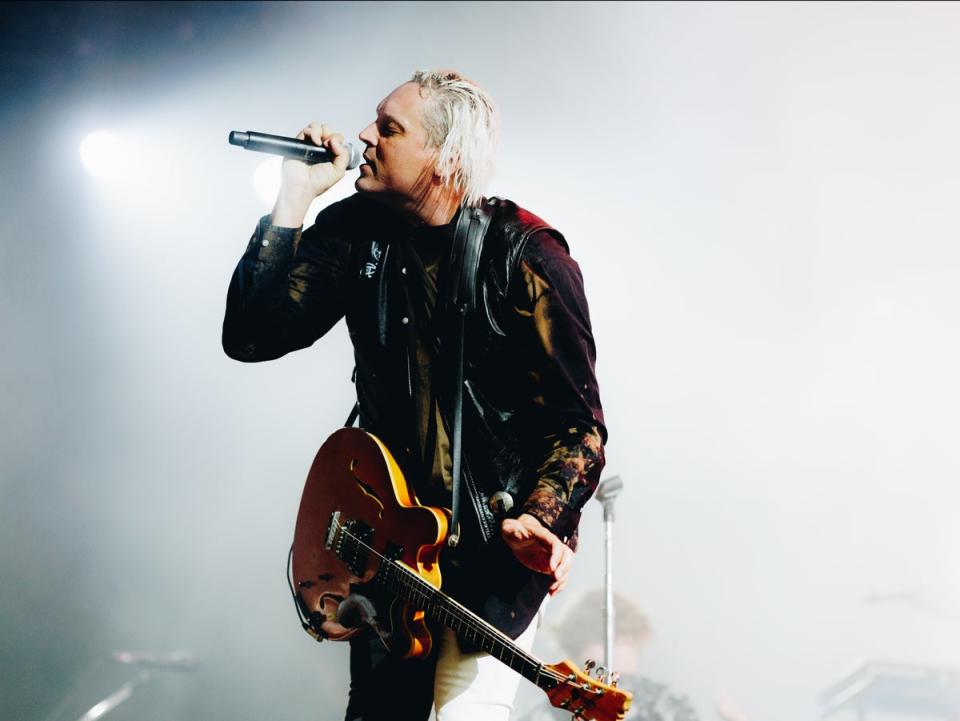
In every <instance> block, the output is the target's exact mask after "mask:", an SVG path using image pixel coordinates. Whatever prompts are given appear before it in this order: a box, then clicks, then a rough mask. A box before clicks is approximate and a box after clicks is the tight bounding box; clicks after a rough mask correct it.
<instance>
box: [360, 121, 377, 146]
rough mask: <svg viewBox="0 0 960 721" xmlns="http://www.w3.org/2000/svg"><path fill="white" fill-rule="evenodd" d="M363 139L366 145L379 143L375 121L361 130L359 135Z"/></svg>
mask: <svg viewBox="0 0 960 721" xmlns="http://www.w3.org/2000/svg"><path fill="white" fill-rule="evenodd" d="M357 137H358V138H360V140H362V141H363V142H364V143H365V144H366V145H369V146H371V147H372V146H374V145H376V144H377V133H376V126H374V124H373V123H370V125H368V126H367V127H365V128H364V129H363V130H361V131H360V134H359V135H358V136H357Z"/></svg>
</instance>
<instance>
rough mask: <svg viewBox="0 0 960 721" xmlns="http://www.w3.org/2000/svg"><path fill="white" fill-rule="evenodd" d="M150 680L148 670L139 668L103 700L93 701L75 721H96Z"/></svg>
mask: <svg viewBox="0 0 960 721" xmlns="http://www.w3.org/2000/svg"><path fill="white" fill-rule="evenodd" d="M149 680H150V672H149V671H147V670H146V669H144V670H141V671H140V673H139V674H137V675H136V676H135V677H134V678H133V679H131V680H130V681H127V682H126V683H125V684H123V686H121V687H120V688H118V689H117V690H116V691H114V692H113V693H112V694H110V695H109V696H107V697H106V698H105V699H103V701H99V702H97V703H95V704H94V705H93V706H91V707H90V709H89V710H88V711H87V712H86V713H85V714H83V716H81V717H80V718H78V719H77V721H96V720H97V719H98V718H100V717H101V716H103V715H105V714H107V713H110V712H111V711H113V709H115V708H116V707H117V706H119V705H120V704H122V703H123V702H124V701H126V700H127V699H128V698H130V697H131V696H132V695H133V690H134V689H135V688H136V687H137V686H139V685H141V684H144V683H146V682H147V681H149Z"/></svg>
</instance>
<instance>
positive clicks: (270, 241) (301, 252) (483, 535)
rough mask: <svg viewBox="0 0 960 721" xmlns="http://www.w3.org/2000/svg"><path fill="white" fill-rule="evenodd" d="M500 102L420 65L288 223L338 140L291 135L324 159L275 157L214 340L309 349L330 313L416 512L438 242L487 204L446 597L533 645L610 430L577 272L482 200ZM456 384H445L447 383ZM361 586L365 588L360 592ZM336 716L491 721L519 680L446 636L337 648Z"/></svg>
mask: <svg viewBox="0 0 960 721" xmlns="http://www.w3.org/2000/svg"><path fill="white" fill-rule="evenodd" d="M497 134H498V121H497V115H496V110H495V108H494V106H493V103H492V101H491V99H490V97H489V96H488V95H487V93H486V92H485V91H484V90H483V89H481V88H480V87H478V86H477V85H476V84H475V83H473V82H472V81H470V80H468V79H467V78H464V77H463V76H461V75H459V74H458V73H455V72H449V71H440V72H417V73H415V74H414V76H413V78H412V79H411V80H410V81H409V82H406V83H404V84H402V85H400V87H398V88H397V89H396V90H394V91H393V92H392V93H390V95H388V96H387V97H386V98H385V99H384V100H383V101H382V102H381V103H380V104H379V105H378V106H377V108H376V119H375V120H374V121H373V122H372V123H371V124H370V125H369V126H368V127H366V128H365V129H364V130H363V132H361V133H360V135H359V138H360V140H361V141H363V143H364V145H365V146H366V147H365V151H364V153H363V157H364V160H365V161H366V162H365V163H364V164H363V165H361V166H360V176H359V178H358V179H357V181H356V190H357V193H355V194H354V195H352V196H350V197H349V198H347V199H345V200H342V201H340V202H337V203H333V204H332V205H329V206H327V207H326V208H324V210H323V211H322V212H321V213H320V214H319V215H318V216H317V218H316V221H315V223H314V225H313V226H311V227H310V228H308V229H307V230H304V231H302V224H303V220H304V216H305V215H306V212H307V209H308V207H309V205H310V203H311V202H312V201H313V200H314V199H315V198H316V197H317V196H319V195H321V194H323V193H324V192H326V191H327V190H328V189H330V188H331V187H332V186H333V185H334V184H336V183H337V182H339V181H340V180H341V179H342V178H343V177H344V174H345V172H346V166H347V160H348V155H349V153H348V152H347V150H346V149H345V146H344V143H343V137H342V136H341V135H339V134H338V133H336V132H334V131H333V130H332V129H331V128H330V127H328V126H327V125H324V124H322V123H311V124H310V125H308V126H307V127H306V128H304V129H303V130H302V131H301V132H300V134H299V135H298V136H297V137H298V138H300V139H306V140H309V141H311V142H313V143H315V144H317V145H321V146H323V147H325V148H327V150H328V151H329V152H330V153H331V154H332V155H333V162H330V163H320V164H317V165H312V166H308V165H306V164H304V163H302V162H300V161H296V160H290V159H287V160H285V161H284V164H283V181H282V184H281V188H280V193H279V195H278V197H277V201H276V204H275V206H274V208H273V212H272V214H271V215H269V216H266V217H264V218H262V219H261V220H260V222H259V224H258V226H257V228H256V230H255V232H254V234H253V237H252V238H251V239H250V242H249V245H248V246H247V250H246V252H245V253H244V255H243V257H242V258H241V260H240V262H239V264H238V265H237V268H236V271H235V272H234V274H233V278H232V280H231V283H230V288H229V291H228V295H227V308H226V316H225V318H224V324H223V347H224V350H225V351H226V353H227V355H229V356H230V357H231V358H235V359H237V360H241V361H248V362H256V361H264V360H271V359H273V358H278V357H280V356H282V355H284V354H286V353H288V352H290V351H292V350H297V349H299V348H305V347H307V346H309V345H311V344H312V343H313V342H314V341H315V340H317V339H318V338H320V337H321V336H323V335H324V334H325V333H326V332H327V331H328V330H330V328H331V327H333V325H334V324H335V323H336V322H337V321H338V320H339V319H340V318H342V317H346V321H347V327H348V329H349V332H350V339H351V341H352V343H353V350H354V357H355V360H356V391H357V400H358V407H359V422H360V426H361V427H362V428H363V429H364V430H366V431H368V432H370V433H372V434H374V435H376V436H377V437H378V438H380V439H381V440H382V441H383V442H384V443H385V444H386V446H387V447H388V448H389V449H390V450H391V452H392V453H393V455H394V457H395V458H396V460H397V462H398V463H399V464H400V466H401V469H402V470H403V473H404V475H405V476H406V478H407V479H409V481H410V483H411V485H412V487H413V489H414V491H415V492H416V494H417V498H418V500H419V502H420V503H421V504H423V505H431V506H444V507H450V505H451V487H452V480H453V474H452V471H451V469H452V465H453V463H452V453H451V445H452V443H451V440H452V438H453V435H454V427H453V419H454V417H455V414H454V412H453V408H452V405H453V402H452V399H453V397H454V396H455V395H456V394H455V392H453V391H455V390H456V388H457V385H458V384H457V383H456V381H455V380H453V379H455V378H456V377H457V366H458V365H459V364H458V362H457V361H458V359H459V356H458V354H457V353H456V352H455V347H456V346H457V343H456V342H455V341H454V339H453V338H454V336H453V335H452V334H451V332H450V330H449V329H450V328H451V327H452V326H454V325H455V324H454V323H452V322H451V314H452V313H453V312H454V311H453V310H452V309H451V305H450V304H449V297H448V296H449V295H450V290H449V288H450V287H452V286H451V285H450V283H451V281H450V278H451V274H453V275H456V273H457V272H458V271H459V268H455V267H451V266H452V265H455V264H456V262H457V261H456V260H454V261H451V258H450V249H451V246H452V244H453V241H454V237H455V232H456V228H457V220H458V218H459V217H460V215H461V213H463V212H464V209H465V208H475V207H486V208H487V209H488V210H489V211H490V212H492V219H491V221H490V226H489V228H488V230H487V232H486V235H485V237H484V240H483V252H482V255H481V257H480V262H479V267H478V268H477V270H476V276H477V277H476V295H477V301H476V303H477V307H476V310H475V312H473V313H471V314H470V315H469V317H468V318H467V320H466V330H465V332H464V336H463V337H464V347H465V351H464V353H465V355H464V362H463V371H462V372H463V382H462V384H459V385H460V390H461V392H462V403H463V409H462V438H463V442H462V464H461V469H462V471H461V479H460V484H461V485H460V488H461V489H462V494H463V498H464V504H463V505H464V510H463V513H462V514H461V516H460V530H461V533H460V537H461V542H460V543H459V544H458V545H457V546H456V547H455V548H446V549H445V550H444V551H443V553H442V555H441V568H442V572H443V590H444V591H445V592H446V593H448V594H449V595H451V596H453V597H454V598H456V599H457V600H458V601H460V602H461V603H463V604H464V605H466V606H467V607H468V608H470V609H471V610H473V611H474V612H476V613H478V614H479V615H480V616H482V617H483V618H484V619H486V620H487V621H489V622H490V623H492V624H493V625H494V626H496V627H497V628H499V629H500V630H501V631H503V632H504V633H506V634H507V635H509V636H510V637H511V638H514V639H516V640H517V643H518V644H519V645H521V646H522V647H524V648H527V649H529V648H530V646H531V645H532V643H533V636H534V633H535V631H536V627H537V623H536V617H537V614H538V611H539V609H540V607H541V605H542V604H543V602H544V599H545V597H546V596H547V594H548V593H549V594H551V595H552V594H555V593H557V592H558V591H559V590H560V589H561V588H562V587H563V585H564V583H565V582H566V579H567V575H568V573H569V571H570V567H571V563H572V560H573V551H574V550H575V548H576V539H577V534H576V531H577V524H578V521H579V518H580V510H581V508H582V507H583V505H584V504H585V503H586V501H587V500H588V499H589V497H590V495H591V494H592V493H593V491H594V489H595V488H596V485H597V482H598V480H599V476H600V471H601V469H602V467H603V462H604V457H603V443H604V442H605V440H606V435H607V432H606V429H605V427H604V424H603V411H602V409H601V407H600V398H599V394H598V390H597V382H596V377H595V374H594V360H595V347H594V342H593V336H592V333H591V329H590V319H589V314H588V310H587V302H586V299H585V298H584V293H583V280H582V277H581V275H580V269H579V267H578V266H577V264H576V263H575V262H574V261H573V259H572V258H571V257H570V254H569V250H568V247H567V243H566V241H565V240H564V238H563V236H562V235H561V234H560V233H559V232H558V231H556V230H555V229H553V228H551V227H550V226H549V225H547V223H546V222H544V221H543V220H541V219H540V218H538V217H537V216H535V215H533V214H532V213H530V212H528V211H526V210H524V209H523V208H520V207H519V206H517V205H516V204H514V203H512V202H510V201H507V200H503V199H492V200H486V199H485V198H484V196H483V190H484V188H485V186H486V183H487V181H488V179H489V178H490V176H491V174H492V170H493V164H494V151H495V147H496V141H497ZM451 389H453V390H451ZM370 592H371V593H372V594H373V593H377V591H376V590H374V589H372V590H371V591H370ZM350 673H351V683H350V697H349V703H348V707H347V713H346V718H347V720H348V721H353V720H355V719H362V720H363V721H383V720H386V719H391V720H393V719H409V720H410V721H420V720H424V721H425V720H426V719H427V718H428V716H429V714H430V710H431V706H433V707H435V708H436V713H437V718H438V720H439V721H472V720H473V719H477V720H478V721H479V720H481V719H482V720H483V721H492V720H496V719H502V721H507V719H508V717H509V715H510V711H511V709H512V704H513V697H514V695H515V694H516V690H517V686H518V684H519V680H520V677H519V676H518V675H517V674H516V673H514V672H513V671H512V670H510V669H509V668H508V667H507V666H505V665H503V664H501V663H500V662H499V661H497V660H496V659H494V658H492V657H489V656H486V655H485V654H483V653H480V652H476V651H475V650H474V649H472V648H470V647H468V646H467V644H466V643H465V642H464V641H463V640H461V639H458V638H457V637H456V635H455V634H454V633H453V632H452V631H450V630H449V629H447V630H444V631H442V632H441V633H440V642H439V644H438V648H435V649H434V652H433V653H431V654H430V656H429V657H428V659H426V660H414V661H410V660H403V659H400V658H397V657H394V656H391V655H390V654H389V653H387V652H386V651H385V649H384V647H383V645H382V644H381V643H380V641H379V639H378V638H377V636H376V635H375V634H373V633H372V632H370V633H366V634H361V635H360V636H356V637H354V638H353V639H351V641H350Z"/></svg>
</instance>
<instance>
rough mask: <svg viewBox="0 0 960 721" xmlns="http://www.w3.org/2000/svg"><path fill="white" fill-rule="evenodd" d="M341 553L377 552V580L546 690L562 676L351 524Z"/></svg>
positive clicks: (342, 533)
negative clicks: (364, 537) (382, 550)
mask: <svg viewBox="0 0 960 721" xmlns="http://www.w3.org/2000/svg"><path fill="white" fill-rule="evenodd" d="M338 535H339V536H340V538H338V546H339V547H340V549H341V550H340V551H338V553H340V554H341V557H342V556H343V555H349V556H354V557H356V556H357V554H362V553H365V554H375V555H377V556H378V557H379V559H380V570H379V571H378V573H377V575H376V580H377V581H378V582H379V583H381V584H383V585H384V586H386V587H387V588H388V589H389V590H390V591H392V592H393V593H394V594H396V595H397V596H399V597H400V598H402V599H404V600H405V601H409V602H410V603H411V604H413V605H414V607H416V608H417V609H420V610H422V611H423V612H424V613H426V614H427V615H428V616H430V617H431V618H433V619H435V620H437V621H439V622H440V623H442V624H443V625H445V626H448V627H450V628H452V629H453V630H454V631H456V632H457V633H458V634H459V635H460V636H461V637H462V638H464V639H466V640H467V641H470V642H472V643H474V644H475V645H476V646H477V648H479V649H482V650H483V651H486V652H487V653H489V654H490V655H491V656H493V657H495V658H497V659H499V660H500V661H501V662H502V663H504V664H506V665H507V666H509V667H510V668H512V669H513V670H514V671H516V672H517V673H519V674H521V675H522V676H523V677H524V678H526V679H528V680H529V681H532V682H533V683H535V684H536V685H537V686H539V687H540V688H542V689H544V690H549V689H552V688H554V687H555V686H557V685H558V684H559V683H561V681H562V680H563V678H562V677H561V678H558V677H557V674H556V673H555V672H552V671H550V670H547V669H545V665H544V664H543V662H541V661H540V660H539V659H537V658H536V657H535V656H533V655H531V654H529V653H527V652H526V651H524V650H523V649H522V648H520V647H519V646H517V644H516V643H514V642H513V640H512V639H511V638H510V637H509V636H507V635H506V634H504V633H503V632H501V631H500V630H498V629H497V628H495V627H494V626H491V625H490V624H489V623H487V622H486V621H484V620H483V619H482V618H480V617H479V616H478V615H476V614H475V613H474V612H473V611H471V610H470V609H468V608H466V607H465V606H463V605H461V604H460V603H457V601H455V600H454V599H452V598H451V597H450V596H448V595H447V594H445V593H443V592H442V591H440V590H439V589H437V588H434V587H433V586H431V585H430V584H429V583H428V582H427V581H426V580H425V579H423V578H422V577H421V576H420V575H419V574H417V573H416V572H414V571H413V570H412V569H410V568H409V567H407V566H406V565H405V564H402V563H399V562H397V561H394V560H393V559H390V558H387V557H385V556H383V555H381V554H379V553H377V552H376V551H375V550H374V549H372V548H370V547H369V546H368V545H367V544H366V543H364V541H363V540H362V539H360V538H359V537H358V536H356V535H354V534H353V533H352V532H351V531H350V530H349V529H348V528H346V527H344V526H340V531H339V534H338Z"/></svg>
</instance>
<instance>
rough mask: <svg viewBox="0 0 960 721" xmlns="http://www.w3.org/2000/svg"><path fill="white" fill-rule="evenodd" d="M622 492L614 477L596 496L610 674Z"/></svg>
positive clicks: (609, 670)
mask: <svg viewBox="0 0 960 721" xmlns="http://www.w3.org/2000/svg"><path fill="white" fill-rule="evenodd" d="M621 490H623V481H622V480H621V479H620V476H612V477H611V478H608V479H606V480H605V481H601V482H600V485H599V486H597V492H596V494H595V495H596V498H597V500H598V501H600V503H602V504H603V535H604V563H603V575H604V596H603V630H604V633H603V666H604V668H605V669H606V671H607V673H608V674H610V673H613V626H614V621H615V613H614V608H613V501H614V499H615V498H616V497H617V496H618V495H619V494H620V491H621Z"/></svg>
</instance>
